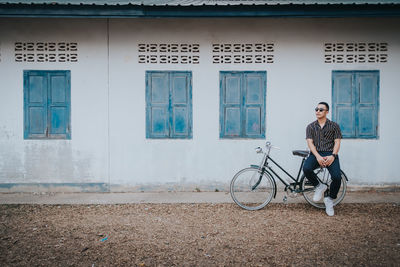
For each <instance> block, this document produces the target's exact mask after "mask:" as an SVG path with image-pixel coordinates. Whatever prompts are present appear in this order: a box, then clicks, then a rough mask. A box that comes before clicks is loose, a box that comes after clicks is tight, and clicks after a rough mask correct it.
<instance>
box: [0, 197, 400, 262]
mask: <svg viewBox="0 0 400 267" xmlns="http://www.w3.org/2000/svg"><path fill="white" fill-rule="evenodd" d="M335 212H336V215H335V216H334V217H328V216H326V214H325V212H324V210H318V209H315V208H312V207H311V206H309V205H308V204H302V203H300V204H289V205H284V204H270V205H268V206H267V207H266V208H264V209H262V210H259V211H255V212H250V211H245V210H243V209H241V208H239V207H238V206H236V205H235V204H121V205H115V204H114V205H0V220H1V221H0V263H1V266H271V265H281V266H311V265H313V266H314V265H316V264H319V265H326V266H341V265H347V266H349V265H357V266H399V264H400V227H399V226H400V206H399V205H398V204H389V203H386V204H341V205H339V206H337V207H336V209H335Z"/></svg>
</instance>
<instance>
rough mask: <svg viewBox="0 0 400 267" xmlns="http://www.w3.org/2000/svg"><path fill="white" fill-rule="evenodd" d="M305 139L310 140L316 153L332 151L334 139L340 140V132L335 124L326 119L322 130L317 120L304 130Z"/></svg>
mask: <svg viewBox="0 0 400 267" xmlns="http://www.w3.org/2000/svg"><path fill="white" fill-rule="evenodd" d="M306 139H312V140H313V142H314V145H315V148H316V149H317V151H333V147H334V146H335V139H342V132H341V131H340V127H339V125H338V124H337V123H336V122H333V121H331V120H328V119H326V122H325V125H324V127H323V128H321V126H319V123H318V120H316V121H314V122H312V123H310V124H309V125H308V126H307V129H306Z"/></svg>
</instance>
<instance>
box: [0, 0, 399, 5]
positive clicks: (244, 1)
mask: <svg viewBox="0 0 400 267" xmlns="http://www.w3.org/2000/svg"><path fill="white" fill-rule="evenodd" d="M0 4H2V5H90V6H114V5H115V6H118V5H120V6H121V5H137V6H161V7H162V6H170V7H171V6H255V5H260V6H279V5H281V6H284V5H318V6H329V5H399V4H400V0H391V1H390V0H366V1H356V0H347V1H346V0H318V1H317V0H303V1H297V0H266V1H262V0H111V1H110V0H109V1H106V0H98V1H94V0H25V1H24V0H5V1H1V0H0Z"/></svg>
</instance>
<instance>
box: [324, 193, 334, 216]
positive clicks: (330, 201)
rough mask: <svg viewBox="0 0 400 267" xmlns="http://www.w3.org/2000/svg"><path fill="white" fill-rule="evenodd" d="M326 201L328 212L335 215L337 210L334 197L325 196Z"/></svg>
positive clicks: (329, 214)
mask: <svg viewBox="0 0 400 267" xmlns="http://www.w3.org/2000/svg"><path fill="white" fill-rule="evenodd" d="M324 203H325V211H326V214H328V216H333V215H334V214H335V211H334V210H333V199H332V198H330V197H324Z"/></svg>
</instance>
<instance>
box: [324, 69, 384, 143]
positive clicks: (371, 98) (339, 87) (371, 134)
mask: <svg viewBox="0 0 400 267" xmlns="http://www.w3.org/2000/svg"><path fill="white" fill-rule="evenodd" d="M332 104H333V114H332V119H333V120H334V121H336V122H337V123H338V124H339V125H340V128H341V130H342V135H343V137H344V138H378V113H379V71H333V72H332Z"/></svg>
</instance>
